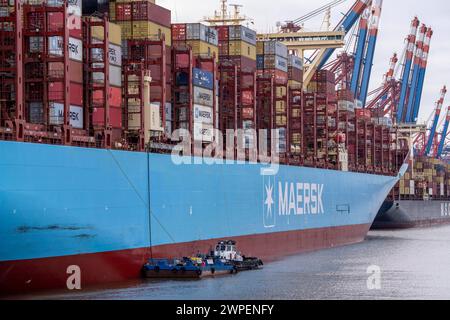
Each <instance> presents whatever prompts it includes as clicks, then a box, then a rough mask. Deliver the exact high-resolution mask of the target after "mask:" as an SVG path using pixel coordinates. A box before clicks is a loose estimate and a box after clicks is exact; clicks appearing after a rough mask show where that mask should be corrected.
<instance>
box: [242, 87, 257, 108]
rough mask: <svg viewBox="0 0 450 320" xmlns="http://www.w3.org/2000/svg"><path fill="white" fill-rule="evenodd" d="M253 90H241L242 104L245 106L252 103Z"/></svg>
mask: <svg viewBox="0 0 450 320" xmlns="http://www.w3.org/2000/svg"><path fill="white" fill-rule="evenodd" d="M253 94H254V92H253V91H251V90H244V91H242V92H241V100H242V104H243V105H245V106H249V105H253V102H254V96H253Z"/></svg>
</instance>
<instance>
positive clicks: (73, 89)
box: [70, 82, 83, 106]
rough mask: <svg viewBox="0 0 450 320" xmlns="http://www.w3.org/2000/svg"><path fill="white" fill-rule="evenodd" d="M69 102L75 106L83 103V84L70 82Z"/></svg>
mask: <svg viewBox="0 0 450 320" xmlns="http://www.w3.org/2000/svg"><path fill="white" fill-rule="evenodd" d="M70 104H71V105H75V106H82V105H83V85H82V84H79V83H74V82H71V83H70Z"/></svg>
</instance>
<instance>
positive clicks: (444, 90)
mask: <svg viewBox="0 0 450 320" xmlns="http://www.w3.org/2000/svg"><path fill="white" fill-rule="evenodd" d="M446 94H447V87H446V86H444V87H443V88H442V90H441V96H440V98H439V100H438V101H437V102H436V111H435V113H434V121H433V124H432V126H431V131H430V135H429V137H428V142H427V147H426V149H425V155H429V154H430V152H431V148H432V147H433V142H434V138H435V135H436V129H437V126H438V123H439V118H440V116H441V110H442V105H443V104H444V99H445V95H446Z"/></svg>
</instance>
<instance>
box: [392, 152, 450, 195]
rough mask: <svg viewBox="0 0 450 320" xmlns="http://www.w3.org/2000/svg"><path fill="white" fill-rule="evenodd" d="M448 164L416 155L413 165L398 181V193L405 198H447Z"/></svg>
mask: <svg viewBox="0 0 450 320" xmlns="http://www.w3.org/2000/svg"><path fill="white" fill-rule="evenodd" d="M449 177H450V165H448V164H447V163H445V162H443V161H442V160H439V159H433V158H429V157H416V158H415V159H414V166H413V168H412V169H410V170H409V171H408V172H406V173H405V175H404V176H403V178H402V179H401V180H400V182H399V195H400V198H401V199H405V200H423V199H448V198H449V197H450V180H449Z"/></svg>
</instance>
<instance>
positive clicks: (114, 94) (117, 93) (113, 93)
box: [109, 87, 122, 107]
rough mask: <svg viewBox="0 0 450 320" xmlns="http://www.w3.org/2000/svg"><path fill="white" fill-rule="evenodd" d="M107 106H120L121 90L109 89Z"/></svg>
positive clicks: (116, 88)
mask: <svg viewBox="0 0 450 320" xmlns="http://www.w3.org/2000/svg"><path fill="white" fill-rule="evenodd" d="M109 91H110V95H109V105H110V106H112V107H121V106H122V88H118V87H110V88H109Z"/></svg>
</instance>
